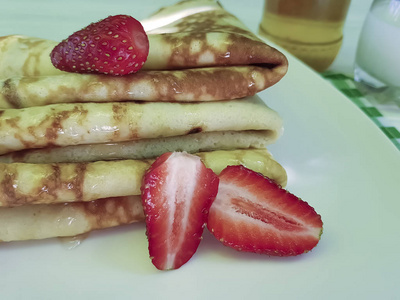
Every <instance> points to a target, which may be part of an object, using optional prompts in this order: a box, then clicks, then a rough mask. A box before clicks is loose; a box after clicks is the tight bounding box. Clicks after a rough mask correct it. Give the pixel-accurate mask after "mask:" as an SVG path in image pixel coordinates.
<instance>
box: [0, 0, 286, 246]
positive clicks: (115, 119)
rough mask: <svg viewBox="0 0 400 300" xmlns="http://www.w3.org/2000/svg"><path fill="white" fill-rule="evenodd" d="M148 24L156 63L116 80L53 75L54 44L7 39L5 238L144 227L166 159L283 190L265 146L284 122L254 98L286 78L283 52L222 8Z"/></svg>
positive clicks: (0, 74)
mask: <svg viewBox="0 0 400 300" xmlns="http://www.w3.org/2000/svg"><path fill="white" fill-rule="evenodd" d="M143 25H144V27H145V29H146V31H147V32H148V37H149V43H150V53H149V56H148V60H147V62H146V63H145V65H144V67H143V69H142V70H140V71H139V72H138V73H136V74H133V75H128V76H120V77H118V76H107V75H93V74H85V75H83V74H77V73H66V72H62V71H59V70H57V69H55V68H54V67H53V66H52V64H51V61H50V57H49V53H50V52H51V50H52V49H53V47H54V46H55V45H56V44H57V42H54V41H50V40H45V39H40V38H32V37H27V36H20V35H18V36H17V35H12V36H6V37H1V38H0V78H1V81H0V108H1V110H0V155H1V156H0V161H1V163H0V182H1V184H0V241H16V240H27V239H43V238H49V237H61V236H75V235H79V234H82V233H86V232H89V231H92V230H95V229H101V228H107V227H113V226H118V225H123V224H129V223H132V222H135V221H142V220H144V215H143V208H142V205H141V199H140V185H141V180H142V176H143V174H144V173H145V171H146V170H147V168H148V167H149V166H150V164H151V163H152V161H153V160H154V159H155V158H156V157H157V156H159V155H161V154H162V153H164V152H168V151H187V152H189V153H194V154H196V155H198V156H200V157H201V159H202V160H203V162H204V163H205V164H206V166H207V167H209V168H211V169H213V170H214V171H215V172H216V173H217V174H218V173H219V172H220V171H221V170H222V169H223V168H225V167H226V166H227V165H237V164H243V165H244V166H246V167H248V168H250V169H253V170H255V171H257V172H260V173H263V174H264V175H266V176H268V177H270V178H272V179H273V180H275V181H276V182H278V183H279V184H281V185H282V186H285V184H286V172H285V170H284V169H283V168H282V166H281V165H279V164H278V163H277V162H276V161H275V160H274V159H273V158H272V157H271V155H270V153H269V152H268V151H267V149H266V146H267V145H268V144H271V143H273V142H275V141H276V140H277V138H278V137H279V136H280V134H281V132H282V120H281V118H280V117H279V115H278V114H277V113H276V112H275V111H273V110H272V109H270V108H269V107H268V106H266V105H265V104H264V102H263V101H261V100H260V99H259V98H258V97H257V96H255V94H256V93H257V92H259V91H262V90H264V89H266V88H268V87H270V86H272V85H273V84H275V83H277V82H278V81H279V80H280V79H281V78H282V77H283V76H284V74H285V73H286V71H287V60H286V58H285V57H284V55H283V54H281V53H280V52H279V51H277V50H276V49H274V48H272V47H270V46H268V45H266V44H265V43H264V42H262V41H261V40H259V39H258V38H257V37H256V36H255V35H254V34H252V33H251V32H249V30H248V29H246V27H245V26H244V25H243V24H242V23H241V22H240V21H239V20H238V19H237V18H236V17H234V16H232V15H231V14H229V13H228V12H227V11H225V10H224V9H223V8H222V7H221V6H220V5H218V4H216V3H215V2H214V1H208V0H204V1H184V2H181V3H177V4H176V5H174V6H170V7H166V8H164V9H161V10H159V11H158V12H157V13H156V14H154V15H153V16H152V17H150V18H149V19H148V20H145V21H143Z"/></svg>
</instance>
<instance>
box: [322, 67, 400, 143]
mask: <svg viewBox="0 0 400 300" xmlns="http://www.w3.org/2000/svg"><path fill="white" fill-rule="evenodd" d="M321 75H322V76H323V77H324V78H325V79H327V80H328V81H329V82H331V83H332V84H333V85H334V86H335V87H336V88H337V89H338V90H340V91H341V92H342V93H343V94H344V95H346V96H347V97H348V98H349V99H350V100H351V101H353V103H354V104H356V105H357V106H358V107H359V108H360V109H361V110H362V111H363V112H364V113H365V114H367V116H368V117H369V118H370V119H371V120H372V121H373V122H374V123H375V124H376V125H377V126H378V127H379V128H380V129H381V130H382V131H383V132H384V133H385V134H386V136H387V137H388V138H389V139H390V140H391V141H392V142H393V144H394V145H395V146H396V147H397V149H399V150H400V107H399V106H398V105H397V104H396V103H394V102H388V101H381V100H377V99H376V97H374V95H372V94H371V93H369V92H368V91H367V90H363V89H361V88H360V85H359V84H358V83H356V82H354V80H353V78H352V77H350V76H346V75H343V74H337V73H330V72H325V73H322V74H321Z"/></svg>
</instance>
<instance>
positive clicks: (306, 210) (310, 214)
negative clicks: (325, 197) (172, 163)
mask: <svg viewBox="0 0 400 300" xmlns="http://www.w3.org/2000/svg"><path fill="white" fill-rule="evenodd" d="M219 178H220V183H219V190H218V195H217V197H216V199H215V201H214V202H213V204H212V205H211V208H210V212H209V216H208V221H207V227H208V229H209V231H210V232H211V233H212V234H213V235H214V236H215V237H216V238H217V239H218V240H220V241H221V242H222V243H223V244H224V245H226V246H229V247H232V248H234V249H236V250H239V251H247V252H256V253H264V254H267V255H276V256H290V255H298V254H301V253H304V252H307V251H310V250H311V249H312V248H314V247H315V246H316V245H317V243H318V241H319V239H320V236H321V234H322V220H321V216H320V215H319V214H317V213H316V212H315V210H314V209H313V208H312V207H311V206H310V205H308V204H307V202H304V201H302V200H301V199H299V198H297V197H296V196H295V195H293V194H290V193H289V192H287V191H286V190H284V189H282V188H281V187H280V186H279V185H277V184H276V183H275V182H273V181H272V180H270V179H269V178H267V177H264V176H263V175H262V174H259V173H256V172H254V171H252V170H249V169H247V168H245V167H243V166H229V167H227V168H225V169H224V170H223V171H222V172H221V173H220V176H219Z"/></svg>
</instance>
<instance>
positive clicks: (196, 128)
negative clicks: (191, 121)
mask: <svg viewBox="0 0 400 300" xmlns="http://www.w3.org/2000/svg"><path fill="white" fill-rule="evenodd" d="M202 131H203V128H201V127H195V128H192V129H190V130H189V132H188V133H187V134H193V133H199V132H202Z"/></svg>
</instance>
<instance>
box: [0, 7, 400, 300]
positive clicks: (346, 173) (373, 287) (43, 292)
mask: <svg viewBox="0 0 400 300" xmlns="http://www.w3.org/2000/svg"><path fill="white" fill-rule="evenodd" d="M74 2H77V1H71V2H69V3H68V5H67V7H65V8H64V7H62V8H61V7H60V6H57V5H56V4H55V3H56V2H49V1H41V2H40V1H36V2H35V1H26V3H25V2H22V1H13V2H12V4H9V6H6V7H5V10H3V12H2V13H0V20H1V21H0V25H1V26H0V35H5V34H12V33H24V34H27V35H36V36H41V37H47V38H53V39H59V38H62V37H63V34H64V33H63V31H66V32H68V33H69V32H70V31H71V30H73V29H77V27H79V26H81V25H82V24H83V25H84V23H83V22H84V21H83V20H85V19H86V17H85V16H86V14H85V13H86V12H87V13H88V14H91V15H90V17H93V16H94V15H96V16H97V14H99V15H100V14H101V17H103V16H104V14H105V13H104V12H102V11H101V10H102V9H103V8H107V9H109V6H111V4H107V3H106V2H104V3H103V2H88V3H86V2H85V3H84V2H83V1H82V2H80V4H79V5H81V6H82V5H84V6H83V8H81V10H82V11H83V12H82V13H78V14H75V15H73V10H74V9H73V8H74V7H76V6H75V5H74ZM155 2H157V1H155ZM173 2H174V1H165V2H163V3H165V4H168V3H173ZM223 2H226V7H227V8H228V9H229V2H227V1H223ZM248 2H249V1H246V3H245V4H241V5H242V7H237V6H235V7H234V9H233V11H237V15H238V16H240V17H241V18H244V21H245V22H246V23H247V24H250V25H251V24H254V22H255V21H254V18H252V15H251V12H252V11H253V13H258V15H259V13H260V11H259V9H258V8H259V4H258V6H257V5H253V7H252V5H251V3H250V4H249V3H248ZM250 2H252V1H250ZM253 2H257V1H253ZM42 3H47V4H46V6H43V7H42V8H39V9H38V10H35V9H34V7H38V6H39V7H40V6H41V4H42ZM60 3H61V2H60ZM63 3H65V2H63ZM94 3H99V4H97V6H96V5H95V4H94ZM110 3H111V2H110ZM157 3H161V2H160V1H158V2H157ZM112 4H113V5H115V1H113V2H112ZM59 5H61V4H59ZM90 5H95V6H93V8H96V9H93V10H91V7H90ZM124 5H125V6H126V5H127V4H126V2H125V4H124ZM19 6H20V8H18V7H19ZM158 6H160V5H159V4H158V5H157V4H154V7H158ZM113 7H114V6H113ZM117 7H118V6H117ZM119 7H122V4H121V6H119ZM154 7H153V8H151V9H150V7H149V5H147V6H146V7H144V8H142V9H141V8H137V9H136V10H137V13H136V16H139V17H140V18H143V17H145V16H147V15H148V14H149V13H150V12H151V11H154ZM241 9H242V10H241ZM257 9H258V10H257ZM33 11H36V12H37V13H36V15H29V13H31V12H33ZM131 11H132V9H131ZM28 12H29V13H28ZM120 12H121V11H120V10H119V11H118V10H117V9H114V10H112V9H110V10H109V11H108V12H107V14H108V13H109V14H111V13H120ZM123 12H124V13H131V14H132V15H135V14H134V13H132V12H126V11H123ZM240 12H242V15H241V14H240ZM63 13H65V16H66V17H64V18H61V16H62V14H63ZM46 15H49V16H52V17H51V18H46ZM258 15H257V16H258ZM21 18H23V20H21ZM68 18H70V19H68ZM88 18H89V17H88ZM257 18H259V17H257ZM95 19H96V18H95ZM55 20H60V24H62V25H65V26H64V27H62V28H61V29H60V30H57V29H56V28H55V26H54V22H55ZM35 21H36V22H35ZM257 22H258V20H257ZM5 24H6V27H4V26H5ZM39 27H40V28H41V31H39V32H36V31H37V30H38V28H39ZM10 28H11V29H10ZM71 28H73V29H71ZM17 29H18V30H17ZM10 30H11V31H10ZM35 32H36V34H35ZM288 57H289V60H290V68H289V70H290V71H289V73H288V74H287V76H286V77H285V78H284V79H283V80H282V81H281V82H280V83H279V84H277V85H276V86H274V87H272V88H270V89H268V90H267V91H264V92H263V93H261V94H260V96H261V97H262V98H263V99H264V100H265V101H266V102H267V103H268V105H269V106H271V107H272V108H274V109H275V110H277V111H278V112H280V114H281V115H282V116H283V118H284V120H285V133H284V136H283V137H282V138H281V139H280V140H279V141H278V142H277V143H276V144H275V145H273V146H271V147H270V150H271V151H272V152H273V154H274V156H275V157H276V159H277V160H278V161H279V162H281V163H282V165H283V166H284V167H285V168H286V169H287V171H288V175H289V183H288V189H289V190H290V191H291V192H293V193H295V194H297V195H298V196H301V197H302V198H303V199H304V200H306V201H307V202H309V203H310V204H311V205H312V206H313V207H314V208H315V209H316V210H317V211H318V212H319V213H320V214H321V215H322V219H323V221H324V233H323V235H322V239H321V241H320V243H319V245H318V246H317V247H316V248H315V249H314V250H313V251H312V252H311V253H307V254H304V255H301V256H299V257H293V258H270V257H267V256H260V255H255V254H248V253H238V252H236V251H234V250H231V249H228V248H226V247H223V246H222V245H221V244H219V242H218V241H216V240H215V239H214V238H213V237H211V236H210V234H209V233H208V232H205V234H204V240H203V242H202V243H201V244H200V247H199V249H198V252H197V253H196V254H195V256H194V257H193V258H192V259H191V261H190V262H189V263H187V264H186V265H185V266H183V267H182V268H181V269H179V270H175V271H170V272H160V271H157V270H156V269H155V268H154V267H153V266H152V264H151V262H150V259H149V258H148V252H147V240H146V237H145V226H144V224H133V225H130V226H126V227H123V228H118V229H111V230H104V231H102V232H97V233H94V234H91V235H90V237H89V238H88V239H86V240H85V241H84V242H83V243H82V244H81V245H80V246H79V247H77V248H75V249H72V250H68V249H67V247H66V246H65V245H64V244H62V243H60V241H59V240H57V239H52V240H46V241H32V242H18V243H8V244H1V245H0V276H1V280H0V295H1V296H0V297H1V299H167V298H171V299H227V298H229V299H250V298H251V299H268V298H279V299H306V298H307V299H309V298H314V299H344V298H346V299H393V298H396V297H398V294H399V288H398V286H397V285H398V281H399V279H400V254H399V253H400V250H399V249H400V238H399V231H400V201H399V199H400V196H399V183H400V153H399V151H398V150H397V149H396V148H395V147H394V146H393V145H392V144H391V142H390V141H389V140H388V139H387V138H386V136H384V135H383V134H382V132H381V131H380V130H379V129H378V128H377V127H376V125H375V124H374V123H373V122H372V121H370V120H369V119H368V118H367V117H366V116H365V115H364V114H363V113H362V112H361V111H360V110H359V109H358V108H357V107H356V106H355V105H353V104H352V103H351V101H349V100H348V99H347V98H345V97H344V96H342V95H341V94H340V93H339V92H338V91H337V90H335V89H334V88H333V87H331V86H330V85H329V84H328V83H326V82H325V81H324V80H323V79H321V78H320V77H319V76H318V75H317V74H315V73H313V72H312V71H311V70H309V69H308V68H306V67H305V66H304V65H302V64H301V63H299V62H298V61H297V60H295V59H293V58H292V57H291V56H290V55H288Z"/></svg>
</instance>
